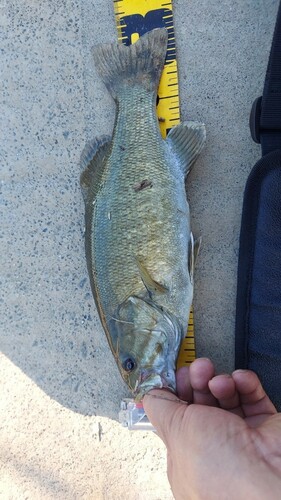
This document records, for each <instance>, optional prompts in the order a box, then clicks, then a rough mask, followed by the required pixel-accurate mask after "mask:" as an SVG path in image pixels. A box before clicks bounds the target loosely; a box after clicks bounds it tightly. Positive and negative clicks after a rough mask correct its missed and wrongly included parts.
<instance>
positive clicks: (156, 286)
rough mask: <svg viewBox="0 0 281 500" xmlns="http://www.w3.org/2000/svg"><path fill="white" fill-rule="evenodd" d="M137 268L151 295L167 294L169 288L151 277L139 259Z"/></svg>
mask: <svg viewBox="0 0 281 500" xmlns="http://www.w3.org/2000/svg"><path fill="white" fill-rule="evenodd" d="M136 261H137V266H138V269H139V272H140V275H141V279H142V281H143V283H144V286H145V288H146V289H147V290H148V292H149V293H153V292H154V293H155V292H158V293H165V292H167V288H166V287H165V286H164V285H161V283H159V282H158V281H155V280H154V279H153V278H152V276H151V275H150V273H149V271H148V270H147V269H146V267H145V266H144V264H142V262H140V260H139V259H138V258H137V259H136Z"/></svg>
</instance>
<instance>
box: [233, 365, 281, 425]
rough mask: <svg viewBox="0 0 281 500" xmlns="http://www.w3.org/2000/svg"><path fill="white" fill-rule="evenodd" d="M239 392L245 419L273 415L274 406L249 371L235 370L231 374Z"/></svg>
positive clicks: (255, 377)
mask: <svg viewBox="0 0 281 500" xmlns="http://www.w3.org/2000/svg"><path fill="white" fill-rule="evenodd" d="M232 377H233V380H234V382H235V385H236V389H237V391H238V392H239V396H240V402H241V406H242V408H243V411H244V414H245V416H246V417H250V416H254V415H261V414H267V415H273V414H275V413H277V411H276V408H275V406H274V405H273V403H272V402H271V401H270V399H269V397H268V396H267V394H266V393H265V391H264V389H263V387H262V385H261V382H260V380H259V378H258V376H257V375H256V374H255V373H254V372H252V371H251V370H236V371H234V372H233V374H232Z"/></svg>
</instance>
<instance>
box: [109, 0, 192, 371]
mask: <svg viewBox="0 0 281 500" xmlns="http://www.w3.org/2000/svg"><path fill="white" fill-rule="evenodd" d="M113 3H114V11H115V18H116V25H117V31H118V40H119V41H120V42H122V43H124V44H125V45H130V44H131V43H134V42H136V41H137V40H138V38H139V37H140V36H142V35H143V34H144V33H146V32H147V31H151V30H153V29H155V28H164V27H165V28H166V29H167V31H168V49H167V56H166V61H165V66H164V69H163V73H162V76H161V80H160V84H159V89H158V99H157V115H158V119H159V126H160V130H161V134H162V137H163V138H165V137H166V135H167V133H168V132H169V130H170V129H171V128H172V127H174V126H175V125H177V124H178V123H180V107H179V85H178V67H177V60H176V49H175V31H174V22H173V10H172V1H169V2H167V1H164V2H161V1H160V0H113ZM194 359H195V342H194V325H193V310H191V312H190V317H189V323H188V330H187V333H186V336H185V338H184V339H183V342H182V345H181V348H180V353H179V357H178V368H179V367H180V366H184V365H189V364H190V363H191V362H192V361H193V360H194Z"/></svg>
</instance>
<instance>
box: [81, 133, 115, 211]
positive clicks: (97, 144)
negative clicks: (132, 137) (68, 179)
mask: <svg viewBox="0 0 281 500" xmlns="http://www.w3.org/2000/svg"><path fill="white" fill-rule="evenodd" d="M110 141H111V137H109V136H103V137H101V138H100V139H93V140H92V141H90V142H88V143H87V144H86V146H85V147H84V149H83V151H82V154H81V158H80V165H81V167H82V168H83V169H84V170H83V172H82V174H81V177H80V185H81V189H82V193H83V197H84V201H85V203H86V202H87V199H88V193H89V189H90V188H91V194H92V196H91V197H92V198H93V199H94V198H95V196H96V194H97V192H98V189H99V186H100V182H101V178H102V174H103V172H104V167H105V162H106V159H107V157H108V155H109V152H110V147H111V142H110Z"/></svg>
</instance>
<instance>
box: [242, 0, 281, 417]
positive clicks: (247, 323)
mask: <svg viewBox="0 0 281 500" xmlns="http://www.w3.org/2000/svg"><path fill="white" fill-rule="evenodd" d="M250 128H251V133H252V137H253V140H254V141H255V142H258V143H261V146H262V154H263V157H262V158H261V160H259V161H258V163H257V164H256V165H255V166H254V168H253V170H252V172H251V174H250V176H249V179H248V182H247V185H246V189H245V194H244V203H243V213H242V222H241V233H240V248H239V262H238V281H237V303H236V328H235V342H236V346H235V365H236V368H249V369H251V370H254V371H255V372H256V373H257V375H258V376H259V378H260V379H261V382H262V384H263V386H264V389H265V391H266V392H267V394H268V395H269V397H270V398H271V400H272V402H273V403H274V404H275V406H276V408H277V409H278V410H279V411H281V4H280V7H279V12H278V17H277V23H276V27H275V32H274V37H273V43H272V48H271V53H270V58H269V63H268V68H267V74H266V79H265V86H264V92H263V97H262V98H258V99H256V101H255V102H254V105H253V108H252V112H251V118H250Z"/></svg>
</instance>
